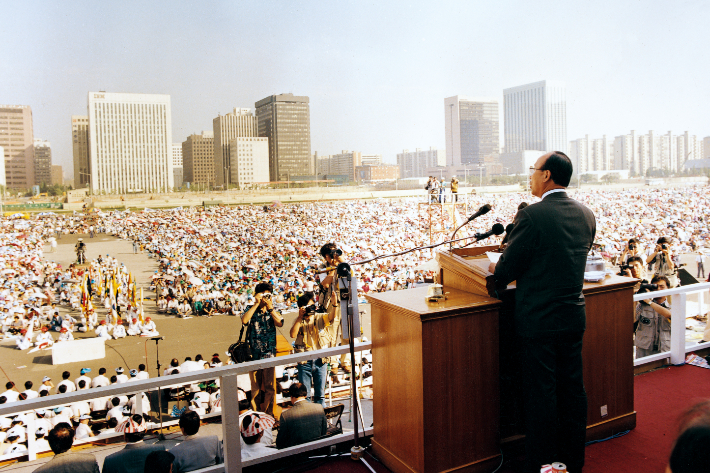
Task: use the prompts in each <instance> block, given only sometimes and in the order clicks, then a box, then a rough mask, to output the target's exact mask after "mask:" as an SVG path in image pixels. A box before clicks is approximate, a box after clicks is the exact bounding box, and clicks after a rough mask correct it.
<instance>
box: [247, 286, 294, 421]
mask: <svg viewBox="0 0 710 473" xmlns="http://www.w3.org/2000/svg"><path fill="white" fill-rule="evenodd" d="M272 292H273V286H272V285H271V284H269V283H267V282H262V283H259V284H257V285H256V288H254V298H255V302H254V305H252V306H251V307H249V308H248V309H247V310H246V312H244V314H243V315H242V324H244V325H247V341H248V342H249V345H250V347H251V354H252V357H253V359H254V360H263V359H266V358H272V357H274V356H276V327H283V324H284V319H283V317H281V314H279V313H278V312H277V311H276V309H274V305H273V303H272V302H271V293H272ZM249 380H250V381H251V404H252V407H253V409H254V410H255V411H261V412H266V413H267V414H269V415H270V416H273V412H274V398H275V396H276V387H275V385H276V372H275V369H274V368H264V369H261V370H257V371H250V372H249ZM259 394H263V402H261V404H260V405H259V406H257V402H258V396H259Z"/></svg>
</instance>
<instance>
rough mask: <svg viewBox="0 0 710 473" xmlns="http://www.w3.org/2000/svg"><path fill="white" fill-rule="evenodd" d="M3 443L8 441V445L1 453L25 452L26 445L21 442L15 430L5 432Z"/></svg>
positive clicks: (15, 453)
mask: <svg viewBox="0 0 710 473" xmlns="http://www.w3.org/2000/svg"><path fill="white" fill-rule="evenodd" d="M7 434H8V435H7V437H6V439H5V443H9V445H8V447H7V448H6V449H5V451H4V452H3V453H2V454H3V455H21V454H26V453H27V447H25V446H24V445H23V444H21V443H20V442H21V440H20V435H19V434H18V433H17V432H12V433H10V431H8V432H7Z"/></svg>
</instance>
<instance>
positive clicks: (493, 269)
mask: <svg viewBox="0 0 710 473" xmlns="http://www.w3.org/2000/svg"><path fill="white" fill-rule="evenodd" d="M488 272H489V273H491V274H495V273H496V264H495V263H491V264H489V265H488Z"/></svg>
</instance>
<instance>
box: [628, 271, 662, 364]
mask: <svg viewBox="0 0 710 473" xmlns="http://www.w3.org/2000/svg"><path fill="white" fill-rule="evenodd" d="M669 286H670V283H669V281H668V278H667V277H665V276H654V277H653V279H652V280H651V284H641V287H640V288H639V290H638V291H637V292H636V293H637V294H642V293H646V292H650V291H664V290H666V289H669V288H670V287H669ZM634 312H635V313H634V324H635V325H636V329H635V331H634V345H635V346H636V358H641V357H644V356H649V355H653V354H655V353H662V352H664V351H670V349H671V306H670V304H669V303H668V301H667V298H666V297H665V296H663V297H656V298H654V299H644V300H641V301H639V302H637V304H636V310H635V311H634Z"/></svg>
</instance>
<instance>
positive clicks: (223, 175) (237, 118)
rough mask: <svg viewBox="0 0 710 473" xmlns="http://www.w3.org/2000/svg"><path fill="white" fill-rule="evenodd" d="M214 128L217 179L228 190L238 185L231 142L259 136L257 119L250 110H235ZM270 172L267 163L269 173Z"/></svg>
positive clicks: (217, 119)
mask: <svg viewBox="0 0 710 473" xmlns="http://www.w3.org/2000/svg"><path fill="white" fill-rule="evenodd" d="M212 126H213V131H214V173H215V178H216V180H217V185H218V186H224V187H225V188H228V187H229V186H230V185H231V184H236V183H235V182H233V179H232V178H231V176H232V175H234V174H235V172H234V171H235V170H233V168H234V167H236V165H237V163H236V162H235V161H234V159H233V158H232V156H231V155H230V150H231V141H232V140H233V139H235V138H248V137H255V136H257V125H256V117H254V115H253V114H252V113H251V109H249V108H235V109H234V111H233V112H232V113H228V114H226V115H220V116H218V117H217V118H215V119H214V120H213V121H212ZM309 152H310V150H309ZM268 170H269V169H268V162H267V168H266V171H267V173H268ZM267 181H268V179H267Z"/></svg>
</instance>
